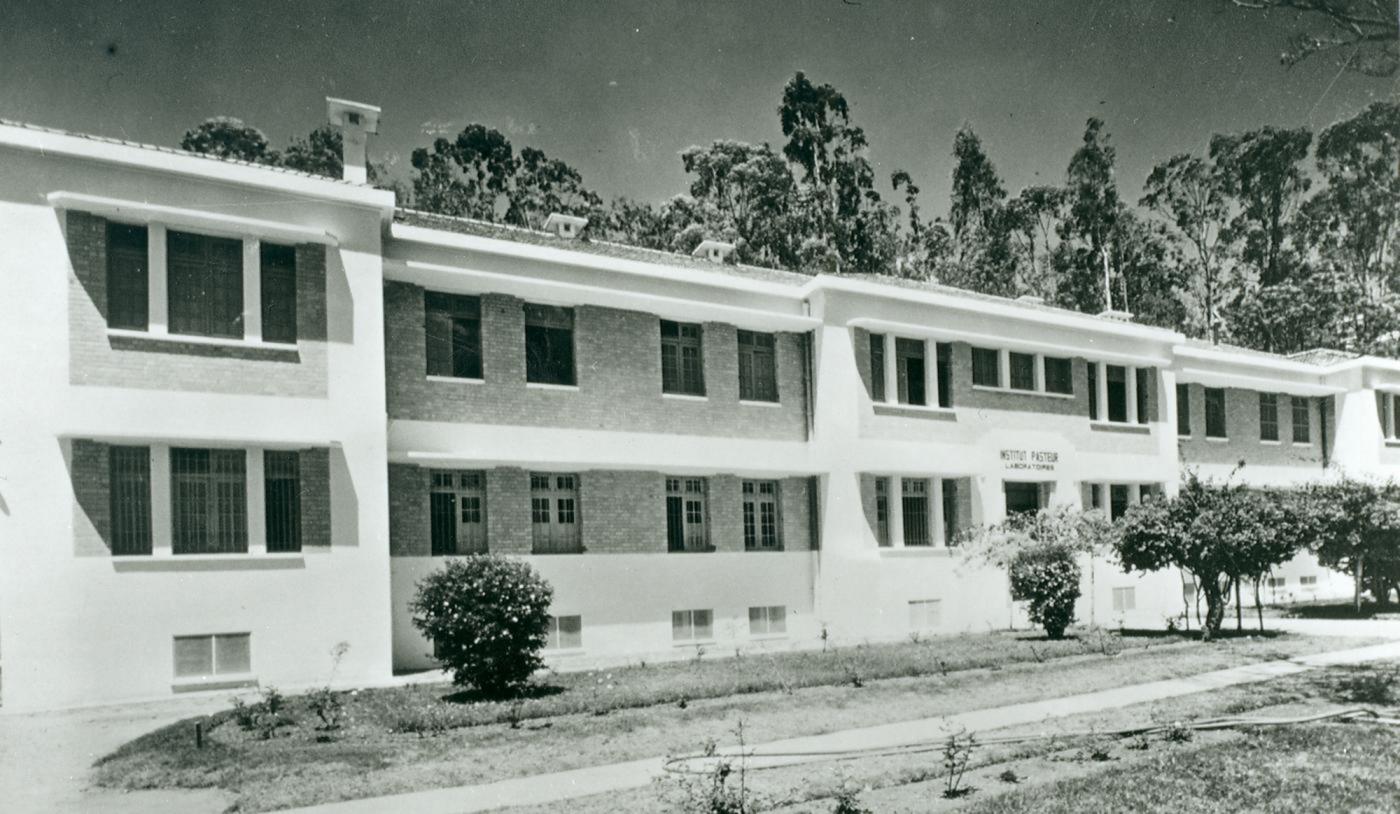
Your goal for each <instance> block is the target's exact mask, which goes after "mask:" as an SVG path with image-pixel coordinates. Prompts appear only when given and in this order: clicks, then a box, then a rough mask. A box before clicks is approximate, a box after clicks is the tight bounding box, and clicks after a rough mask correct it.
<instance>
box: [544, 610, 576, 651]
mask: <svg viewBox="0 0 1400 814" xmlns="http://www.w3.org/2000/svg"><path fill="white" fill-rule="evenodd" d="M544 647H545V649H546V650H581V649H583V617H582V616H551V617H549V625H548V626H547V627H546V628H545V641H544Z"/></svg>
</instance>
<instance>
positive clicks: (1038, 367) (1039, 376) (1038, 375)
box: [1035, 353, 1045, 393]
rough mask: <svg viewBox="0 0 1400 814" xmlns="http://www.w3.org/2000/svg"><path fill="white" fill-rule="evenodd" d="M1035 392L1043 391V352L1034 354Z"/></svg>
mask: <svg viewBox="0 0 1400 814" xmlns="http://www.w3.org/2000/svg"><path fill="white" fill-rule="evenodd" d="M1035 392H1037V393H1044V392H1045V354H1043V353H1037V354H1036V355H1035Z"/></svg>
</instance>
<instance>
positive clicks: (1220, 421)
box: [1206, 387, 1227, 438]
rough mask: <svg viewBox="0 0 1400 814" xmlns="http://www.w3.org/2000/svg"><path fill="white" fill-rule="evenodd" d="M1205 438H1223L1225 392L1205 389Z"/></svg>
mask: <svg viewBox="0 0 1400 814" xmlns="http://www.w3.org/2000/svg"><path fill="white" fill-rule="evenodd" d="M1206 437H1207V438H1225V437H1227V436H1226V434H1225V390H1224V389H1223V388H1219V387H1207V388H1206Z"/></svg>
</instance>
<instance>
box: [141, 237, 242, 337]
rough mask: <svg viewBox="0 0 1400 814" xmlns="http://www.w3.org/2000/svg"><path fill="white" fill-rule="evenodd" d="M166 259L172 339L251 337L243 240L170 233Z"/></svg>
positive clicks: (167, 303) (167, 312) (166, 246)
mask: <svg viewBox="0 0 1400 814" xmlns="http://www.w3.org/2000/svg"><path fill="white" fill-rule="evenodd" d="M165 258H166V259H165V273H166V276H165V293H166V324H167V327H168V330H169V331H170V333H171V334H172V335H176V336H198V337H207V338H211V339H224V340H241V339H243V338H245V337H246V336H247V330H248V326H247V324H245V322H246V321H245V319H244V314H245V309H246V308H247V305H248V304H247V303H246V302H244V299H243V294H244V288H243V281H244V277H245V276H247V274H248V269H246V268H244V259H245V258H244V241H242V240H239V239H238V238H232V237H224V236H221V235H210V234H202V233H199V232H187V231H184V230H177V229H167V230H166V232H165ZM258 307H259V308H260V309H261V307H262V304H261V303H259V304H258Z"/></svg>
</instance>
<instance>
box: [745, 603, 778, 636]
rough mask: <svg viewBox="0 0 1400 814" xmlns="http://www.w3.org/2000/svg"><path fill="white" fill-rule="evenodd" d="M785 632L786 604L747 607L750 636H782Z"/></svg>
mask: <svg viewBox="0 0 1400 814" xmlns="http://www.w3.org/2000/svg"><path fill="white" fill-rule="evenodd" d="M786 633H787V606H786V605H769V606H767V607H762V608H749V635H750V636H782V635H784V634H786Z"/></svg>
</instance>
